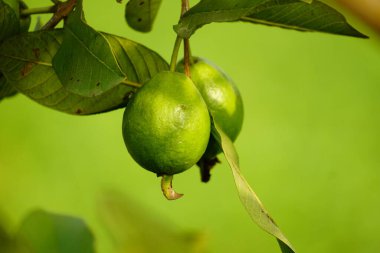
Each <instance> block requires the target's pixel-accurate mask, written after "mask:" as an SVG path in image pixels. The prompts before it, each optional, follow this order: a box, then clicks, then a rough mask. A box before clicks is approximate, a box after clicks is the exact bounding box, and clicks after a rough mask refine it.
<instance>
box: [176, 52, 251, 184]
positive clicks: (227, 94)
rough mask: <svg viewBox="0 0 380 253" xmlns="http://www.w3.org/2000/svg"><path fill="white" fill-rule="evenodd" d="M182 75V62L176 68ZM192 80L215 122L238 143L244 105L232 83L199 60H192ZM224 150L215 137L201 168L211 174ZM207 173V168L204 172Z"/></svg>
mask: <svg viewBox="0 0 380 253" xmlns="http://www.w3.org/2000/svg"><path fill="white" fill-rule="evenodd" d="M177 70H178V71H179V72H184V66H183V60H182V61H181V62H180V63H179V64H178V65H177ZM190 77H191V79H192V80H193V82H194V84H195V86H196V87H197V88H198V90H199V91H200V93H201V95H202V97H203V99H204V100H205V102H206V104H207V107H208V110H209V111H210V113H211V114H212V116H213V119H214V121H215V122H216V123H217V124H218V125H219V126H220V128H221V129H222V130H223V132H224V133H225V134H226V135H227V136H228V137H229V138H230V139H231V140H232V141H235V140H236V138H237V136H238V135H239V132H240V130H241V127H242V124H243V118H244V108H243V101H242V97H241V95H240V92H239V90H238V88H237V87H236V85H235V83H234V82H233V81H232V79H231V78H230V77H229V76H228V75H227V74H226V73H225V72H224V71H223V70H221V69H220V68H219V67H218V66H216V65H215V64H214V63H212V62H210V61H208V60H206V59H203V58H199V57H193V58H192V64H191V65H190ZM221 151H222V150H221V149H220V147H219V145H218V143H217V142H216V140H215V139H214V137H212V136H211V137H210V140H209V143H208V146H207V150H206V152H205V153H204V154H203V156H202V159H201V161H199V162H198V165H199V166H200V167H201V169H202V167H209V168H208V170H210V169H211V168H212V167H213V166H214V165H215V163H216V162H218V159H217V158H216V155H218V154H219V153H220V152H221ZM204 169H205V168H204ZM204 173H206V174H203V175H202V181H204V182H207V181H208V180H209V177H210V175H209V173H208V175H207V172H204Z"/></svg>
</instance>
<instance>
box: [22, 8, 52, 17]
mask: <svg viewBox="0 0 380 253" xmlns="http://www.w3.org/2000/svg"><path fill="white" fill-rule="evenodd" d="M56 10H57V5H52V6H46V7H39V8H30V9H23V10H21V11H20V15H21V16H29V15H33V14H45V13H54V12H55V11H56Z"/></svg>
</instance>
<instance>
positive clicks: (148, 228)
mask: <svg viewBox="0 0 380 253" xmlns="http://www.w3.org/2000/svg"><path fill="white" fill-rule="evenodd" d="M100 215H101V219H102V221H103V223H104V224H105V226H106V228H107V230H108V231H109V233H110V234H111V236H112V237H113V239H114V241H115V244H116V249H117V251H116V252H139V253H151V252H155V253H178V252H181V253H203V252H207V250H206V243H207V242H206V238H205V235H204V234H202V233H199V232H192V233H191V232H190V233H189V232H183V231H181V230H180V229H178V228H176V227H175V226H173V225H172V224H171V223H170V222H168V221H167V220H166V219H165V217H163V216H162V215H158V214H155V213H152V212H151V211H148V210H146V209H144V208H142V207H140V206H139V205H138V204H137V203H135V202H134V201H132V200H130V199H129V198H127V197H126V196H124V195H122V194H120V193H115V192H108V193H106V194H105V195H104V196H103V197H102V198H101V200H100Z"/></svg>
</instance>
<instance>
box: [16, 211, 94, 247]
mask: <svg viewBox="0 0 380 253" xmlns="http://www.w3.org/2000/svg"><path fill="white" fill-rule="evenodd" d="M16 238H17V239H16V240H17V241H18V242H19V243H20V244H22V245H25V246H26V248H27V249H30V251H31V252H36V253H37V252H38V253H52V252H54V253H73V252H78V253H94V252H95V250H94V237H93V235H92V233H91V231H90V229H89V228H88V227H87V225H86V224H85V223H84V222H83V221H82V220H81V219H78V218H75V217H71V216H65V215H58V214H52V213H48V212H45V211H34V212H32V213H31V214H30V215H29V216H27V217H26V218H25V219H24V220H23V222H22V224H21V226H20V229H19V231H18V233H17V235H16Z"/></svg>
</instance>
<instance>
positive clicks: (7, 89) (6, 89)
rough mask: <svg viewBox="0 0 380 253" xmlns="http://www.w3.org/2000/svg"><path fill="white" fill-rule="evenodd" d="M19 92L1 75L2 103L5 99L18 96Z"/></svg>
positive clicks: (0, 92) (0, 97) (0, 93)
mask: <svg viewBox="0 0 380 253" xmlns="http://www.w3.org/2000/svg"><path fill="white" fill-rule="evenodd" d="M16 93H17V91H16V90H15V88H13V87H12V85H10V84H9V83H8V82H7V80H6V79H5V77H4V76H3V75H2V74H1V73H0V101H1V100H2V99H3V98H6V97H11V96H13V95H16Z"/></svg>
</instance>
